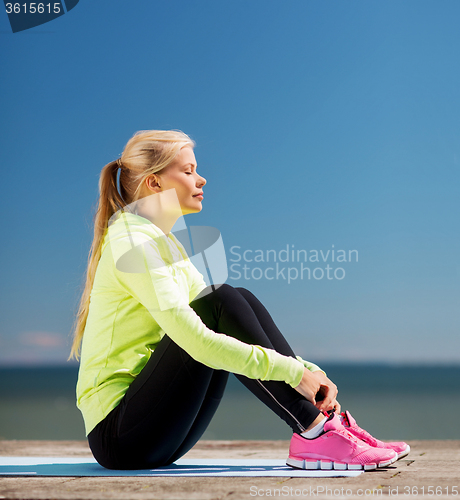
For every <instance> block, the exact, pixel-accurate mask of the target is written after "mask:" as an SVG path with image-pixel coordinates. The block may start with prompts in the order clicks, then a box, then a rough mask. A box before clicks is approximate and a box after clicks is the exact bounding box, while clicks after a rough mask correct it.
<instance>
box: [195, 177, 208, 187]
mask: <svg viewBox="0 0 460 500" xmlns="http://www.w3.org/2000/svg"><path fill="white" fill-rule="evenodd" d="M196 183H197V185H198V186H200V187H203V186H204V185H205V184H206V179H205V178H204V177H201V175H200V176H199V177H198V180H197V182H196Z"/></svg>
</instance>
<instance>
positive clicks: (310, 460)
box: [286, 414, 398, 470]
mask: <svg viewBox="0 0 460 500" xmlns="http://www.w3.org/2000/svg"><path fill="white" fill-rule="evenodd" d="M397 459H398V456H397V454H396V453H395V452H394V451H393V450H383V449H379V448H373V447H372V446H369V445H368V444H366V443H365V442H363V441H361V440H360V439H358V438H356V437H355V436H354V435H353V434H351V433H350V432H348V430H347V429H346V428H345V427H344V426H343V425H342V424H341V422H340V419H339V417H338V416H337V415H336V414H333V416H331V417H329V419H328V421H327V422H326V423H325V424H324V433H323V434H321V435H319V436H318V437H316V438H314V439H307V438H304V437H303V436H301V435H300V434H296V433H294V434H293V435H292V439H291V444H290V446H289V457H288V459H287V460H286V464H287V465H290V466H291V467H295V468H297V469H309V470H311V469H313V470H316V469H329V470H330V469H335V470H346V469H349V470H362V469H364V470H372V469H376V468H377V467H385V466H387V465H390V464H392V463H393V462H396V460H397Z"/></svg>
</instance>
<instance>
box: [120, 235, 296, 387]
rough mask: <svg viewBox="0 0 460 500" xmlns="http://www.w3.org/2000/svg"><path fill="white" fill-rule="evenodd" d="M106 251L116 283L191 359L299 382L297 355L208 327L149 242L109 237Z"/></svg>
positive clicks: (293, 384) (257, 376)
mask: <svg viewBox="0 0 460 500" xmlns="http://www.w3.org/2000/svg"><path fill="white" fill-rule="evenodd" d="M123 244H124V245H125V247H124V249H123ZM111 250H112V257H113V263H114V274H115V276H116V279H117V281H118V282H119V284H120V286H121V287H122V288H123V289H124V290H125V291H126V292H127V293H128V294H130V295H131V296H132V297H134V298H135V299H136V300H137V301H139V302H140V303H141V304H142V305H143V306H144V307H145V308H146V309H147V310H148V311H149V312H150V314H151V315H152V317H153V318H154V320H155V321H156V322H157V323H158V325H159V326H160V328H161V329H162V330H163V331H164V332H165V333H166V334H167V335H168V336H169V337H170V338H171V339H172V340H173V341H174V342H175V343H176V344H177V345H179V346H180V347H181V348H182V349H184V350H185V351H186V352H187V353H188V354H189V355H190V356H191V357H192V358H193V359H195V360H196V361H199V362H201V363H203V364H204V365H206V366H209V367H210V368H214V369H222V370H226V371H229V372H233V373H237V374H241V375H245V376H247V377H248V378H252V379H260V380H281V381H284V382H286V383H287V384H289V385H290V386H291V387H296V386H297V385H298V384H299V383H300V380H301V379H302V375H303V371H304V366H303V364H302V363H301V362H299V360H297V359H295V358H293V357H289V356H283V355H282V354H280V353H278V352H276V351H275V350H273V349H267V348H264V347H262V346H259V345H252V344H246V343H244V342H241V341H239V340H237V339H235V338H233V337H230V336H228V335H225V334H223V333H216V332H214V331H212V330H210V329H209V328H207V327H206V325H205V324H204V323H203V322H202V320H201V318H200V317H199V316H198V315H197V314H196V312H195V311H194V310H193V309H192V308H191V307H190V305H189V297H188V296H185V294H184V292H183V291H181V288H180V287H179V286H178V284H177V283H176V281H175V280H174V274H175V273H176V270H175V269H174V267H173V266H170V265H167V263H166V262H165V261H164V260H163V258H162V257H161V253H160V250H159V248H158V246H157V245H155V243H154V242H151V241H145V242H144V243H143V244H142V245H137V246H136V247H134V248H133V246H132V242H130V241H127V240H125V241H123V239H120V240H118V241H117V242H116V243H115V242H113V241H112V242H111ZM127 250H130V251H129V252H128V251H127ZM128 254H129V258H127V255H128ZM120 256H121V257H122V258H121V259H120V258H119V257H120ZM187 295H188V294H187Z"/></svg>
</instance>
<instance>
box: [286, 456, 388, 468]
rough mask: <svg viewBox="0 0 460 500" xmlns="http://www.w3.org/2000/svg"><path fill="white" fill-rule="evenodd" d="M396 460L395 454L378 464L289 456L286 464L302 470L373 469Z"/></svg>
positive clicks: (385, 465)
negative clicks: (301, 458) (299, 458)
mask: <svg viewBox="0 0 460 500" xmlns="http://www.w3.org/2000/svg"><path fill="white" fill-rule="evenodd" d="M396 460H398V456H395V457H394V458H392V459H391V460H387V461H385V462H380V463H378V464H376V463H373V464H364V465H361V464H345V463H342V462H332V461H330V460H312V461H310V460H296V459H295V458H291V457H289V458H288V459H287V460H286V465H289V466H290V467H294V468H295V469H303V470H364V471H367V470H375V469H377V467H387V466H388V465H391V464H393V463H394V462H396Z"/></svg>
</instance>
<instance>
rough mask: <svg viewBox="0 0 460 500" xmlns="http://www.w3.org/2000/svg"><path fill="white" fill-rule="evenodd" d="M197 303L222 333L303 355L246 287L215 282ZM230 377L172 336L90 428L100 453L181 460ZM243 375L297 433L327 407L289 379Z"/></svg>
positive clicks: (105, 460)
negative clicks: (315, 402)
mask: <svg viewBox="0 0 460 500" xmlns="http://www.w3.org/2000/svg"><path fill="white" fill-rule="evenodd" d="M190 306H191V307H192V308H193V309H194V311H195V312H196V313H197V314H198V315H199V316H200V318H201V319H202V321H203V323H204V324H205V325H206V326H207V327H208V328H210V329H211V330H213V331H215V332H219V333H225V334H226V335H229V336H231V337H234V338H236V339H238V340H241V341H242V342H245V343H247V344H255V345H260V346H262V347H267V348H270V349H274V350H276V351H278V352H279V353H281V354H284V355H285V356H293V357H295V354H294V352H293V351H292V349H291V347H290V346H289V344H288V343H287V341H286V339H285V338H284V337H283V335H282V334H281V332H280V331H279V330H278V328H277V327H276V325H275V323H274V322H273V319H272V318H271V316H270V314H269V313H268V311H267V310H266V309H265V307H264V306H263V305H262V303H261V302H260V301H259V300H258V299H257V298H256V297H255V296H254V295H253V294H252V293H251V292H249V291H248V290H246V289H245V288H234V287H232V286H231V285H228V284H223V285H220V286H218V287H217V288H216V289H214V287H213V290H212V291H211V289H210V287H208V288H206V289H205V290H204V291H203V292H201V294H200V295H199V296H198V297H197V298H195V300H193V301H192V302H191V303H190ZM228 375H229V372H227V371H224V370H214V369H212V368H209V367H207V366H205V365H203V364H202V363H199V362H198V361H195V360H194V359H193V358H192V357H190V356H189V355H188V354H187V352H185V351H184V350H183V349H182V348H180V347H179V346H178V345H177V344H175V343H174V342H173V341H172V340H171V339H170V338H169V337H168V336H167V335H165V336H164V337H163V338H162V340H161V341H160V343H159V344H158V345H157V347H156V348H155V350H154V352H153V353H152V355H151V357H150V359H149V361H148V362H147V364H146V365H145V367H144V368H143V369H142V371H141V372H140V373H139V375H138V376H137V377H136V379H135V380H134V381H133V382H132V383H131V385H130V387H129V389H128V391H127V392H126V394H125V396H124V397H123V399H122V400H121V401H120V403H119V404H118V406H117V407H116V408H115V409H114V410H112V411H111V412H110V413H109V414H108V415H107V417H106V418H105V419H104V420H102V421H101V422H100V423H99V424H98V425H97V426H96V427H95V428H94V429H93V430H92V431H91V432H90V433H89V435H88V442H89V446H90V448H91V451H92V452H93V455H94V457H95V458H96V460H97V461H98V462H99V463H100V464H101V465H103V466H104V467H106V468H109V469H153V468H156V467H161V466H164V465H169V464H171V463H173V462H174V461H175V460H177V459H178V458H180V457H182V456H183V455H184V454H185V453H187V452H188V451H189V450H190V449H191V448H192V447H193V446H194V445H195V444H196V442H197V441H198V440H199V439H200V437H201V436H202V435H203V433H204V431H205V430H206V428H207V427H208V425H209V422H210V421H211V419H212V417H213V416H214V413H215V412H216V410H217V407H218V405H219V403H220V400H221V398H222V396H223V393H224V390H225V386H226V384H227V379H228ZM236 377H237V378H238V379H239V380H240V381H241V383H243V384H244V385H245V386H246V387H247V388H248V389H249V390H250V391H251V392H252V393H253V394H254V395H255V396H257V398H259V399H260V400H261V401H262V402H263V403H265V404H266V405H267V406H268V407H269V408H270V409H271V410H273V411H274V412H275V413H276V414H277V415H279V416H280V417H281V418H282V419H283V420H284V421H285V422H286V423H287V424H288V425H290V426H291V428H292V430H293V431H294V432H298V433H300V432H303V431H304V430H305V428H306V427H308V426H309V425H310V424H311V423H312V422H313V421H314V420H315V418H316V417H317V416H318V414H319V413H320V412H319V410H318V409H317V408H316V407H315V406H314V405H313V403H311V402H310V401H308V400H307V399H305V398H304V397H303V396H302V395H301V394H300V393H298V392H297V391H296V390H295V389H293V388H292V387H291V386H290V385H288V384H286V383H285V382H282V381H264V382H262V381H260V380H254V379H250V378H247V377H245V376H243V375H236ZM242 411H243V409H242ZM241 420H242V425H244V418H242V419H241Z"/></svg>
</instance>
